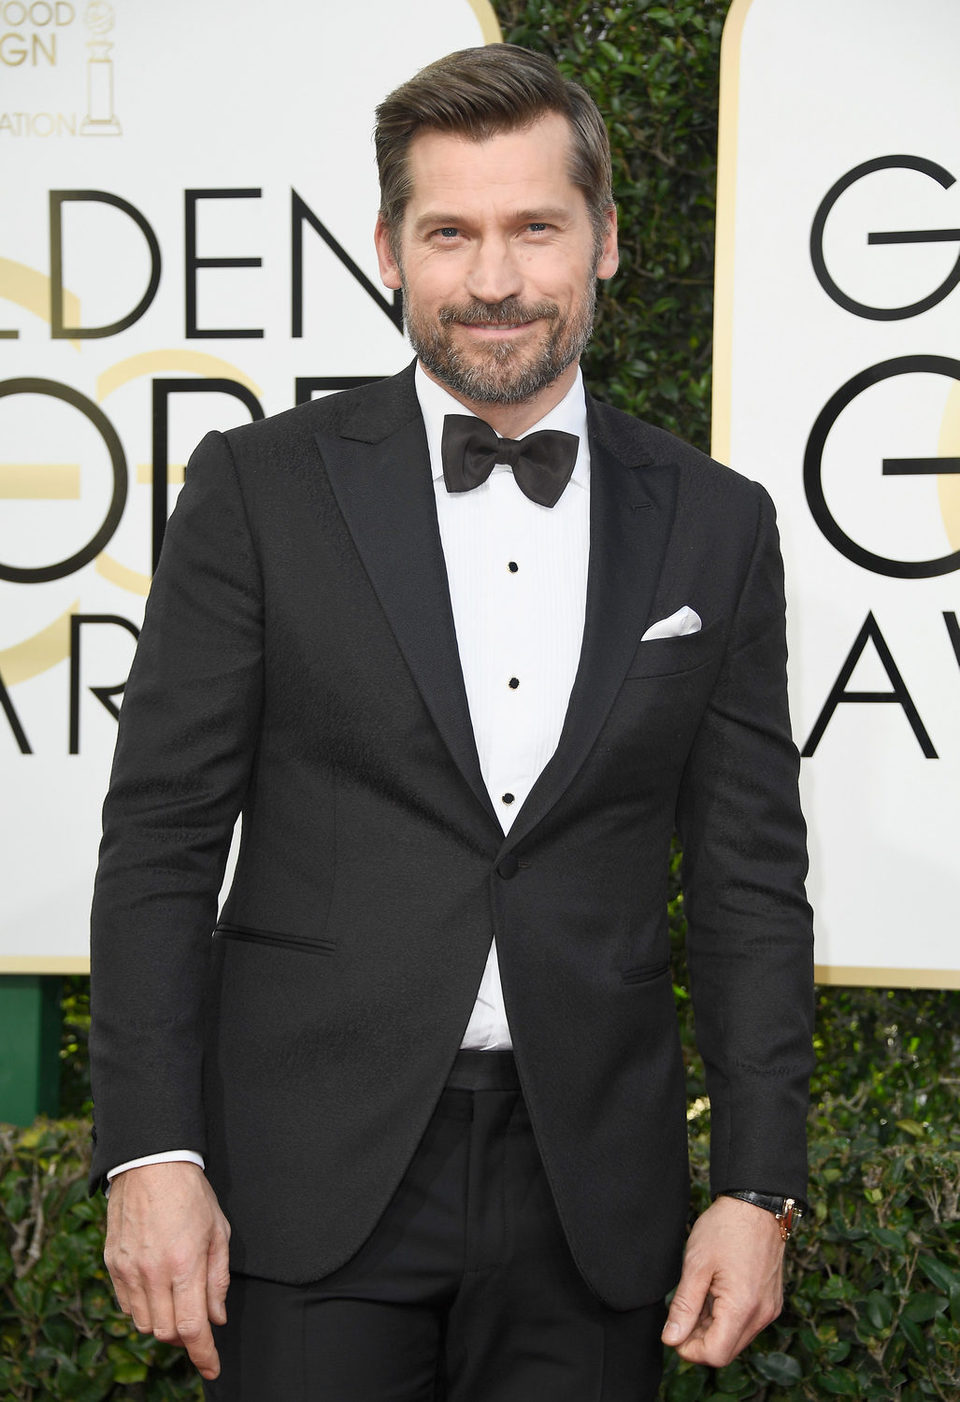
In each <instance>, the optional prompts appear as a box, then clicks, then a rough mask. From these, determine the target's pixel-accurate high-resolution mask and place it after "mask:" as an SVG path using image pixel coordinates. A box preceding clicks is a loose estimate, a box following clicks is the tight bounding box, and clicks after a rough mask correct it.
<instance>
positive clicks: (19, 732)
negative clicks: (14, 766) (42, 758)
mask: <svg viewBox="0 0 960 1402" xmlns="http://www.w3.org/2000/svg"><path fill="white" fill-rule="evenodd" d="M0 710H2V711H3V714H4V715H5V716H6V718H7V723H8V724H9V726H10V729H11V730H12V731H13V738H14V740H16V742H17V746H18V748H19V750H20V753H21V754H22V755H32V754H33V750H32V749H31V748H30V742H29V740H28V739H27V734H26V731H25V730H24V728H23V726H22V725H21V724H20V717H19V716H18V715H17V713H16V710H15V709H14V705H13V702H12V701H11V700H10V693H9V691H8V690H7V688H6V687H5V686H4V683H3V677H0Z"/></svg>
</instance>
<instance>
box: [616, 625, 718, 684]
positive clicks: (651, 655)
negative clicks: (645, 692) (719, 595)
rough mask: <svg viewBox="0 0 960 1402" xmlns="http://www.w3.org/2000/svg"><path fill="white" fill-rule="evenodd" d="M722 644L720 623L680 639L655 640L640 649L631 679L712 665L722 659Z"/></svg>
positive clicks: (630, 674) (631, 665)
mask: <svg viewBox="0 0 960 1402" xmlns="http://www.w3.org/2000/svg"><path fill="white" fill-rule="evenodd" d="M721 643H722V632H721V624H720V621H719V620H717V621H716V622H714V623H710V624H708V626H707V627H706V628H701V630H700V632H699V633H686V634H684V636H683V637H679V638H651V639H650V640H649V642H645V643H641V644H640V646H639V647H638V648H637V653H636V656H635V657H634V659H633V661H632V663H631V664H630V667H629V670H628V671H627V680H628V681H630V680H642V679H643V678H645V677H663V676H669V675H671V674H676V673H680V672H693V671H696V669H697V668H698V667H706V666H709V665H710V663H712V662H715V661H716V660H717V659H718V657H719V653H720V648H721Z"/></svg>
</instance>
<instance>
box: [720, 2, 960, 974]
mask: <svg viewBox="0 0 960 1402" xmlns="http://www.w3.org/2000/svg"><path fill="white" fill-rule="evenodd" d="M958 54H960V5H958V4H957V3H956V0H910V3H909V4H903V3H902V2H901V0H734V4H733V6H732V7H731V10H730V13H729V15H728V19H727V27H726V30H725V33H724V47H723V68H722V81H721V146H720V178H719V187H718V235H717V253H718V265H717V312H716V327H715V331H716V348H715V355H716V364H715V373H716V383H715V403H714V452H715V454H716V456H718V457H720V458H721V459H723V460H724V461H727V462H730V463H731V464H732V465H733V466H734V467H736V468H737V469H738V470H739V471H741V472H744V473H746V475H747V476H749V477H753V478H755V479H757V480H759V481H761V482H763V483H764V485H765V486H766V487H767V488H768V489H769V490H770V492H771V493H772V495H773V497H774V499H775V501H776V503H777V506H778V511H779V516H780V525H781V531H782V534H783V539H784V553H785V558H786V565H787V571H788V630H789V643H790V685H791V704H792V712H793V720H794V731H795V734H796V737H797V740H798V743H799V744H800V745H801V746H802V747H803V749H804V751H805V757H804V759H803V769H802V786H803V796H804V807H805V810H806V813H807V818H808V822H809V825H810V830H811V862H812V866H811V880H810V894H811V899H812V900H813V903H814V906H815V909H816V911H817V931H818V934H817V960H818V965H819V975H820V977H821V979H823V980H826V981H834V982H852V983H860V982H862V983H876V984H880V985H887V984H889V985H898V984H899V985H909V984H916V985H920V986H954V987H957V986H960V859H958V845H960V844H958V833H960V626H958V622H957V620H958V617H960V573H958V570H960V288H957V287H956V286H955V284H956V282H957V281H958V280H960V183H958V179H957V178H958V176H960V84H958V82H957V71H956V60H957V55H958ZM937 459H939V461H937Z"/></svg>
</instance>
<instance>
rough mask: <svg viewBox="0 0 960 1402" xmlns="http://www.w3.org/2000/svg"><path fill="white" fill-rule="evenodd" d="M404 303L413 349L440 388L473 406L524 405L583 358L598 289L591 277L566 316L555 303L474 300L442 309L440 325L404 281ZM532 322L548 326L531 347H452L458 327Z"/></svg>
mask: <svg viewBox="0 0 960 1402" xmlns="http://www.w3.org/2000/svg"><path fill="white" fill-rule="evenodd" d="M403 299H404V302H403V305H404V322H405V325H406V328H407V335H408V336H409V337H410V344H411V345H412V346H413V349H414V350H415V351H416V353H417V355H418V357H419V358H420V360H421V361H422V363H423V365H424V366H425V367H426V369H427V370H429V371H430V373H431V374H432V375H434V376H435V377H436V378H437V379H438V380H439V381H440V382H441V383H442V384H444V385H446V386H447V388H448V389H451V390H453V392H454V394H458V395H461V396H462V397H463V398H464V399H467V400H470V401H472V402H473V403H475V404H523V403H526V402H527V401H528V400H530V399H533V398H534V397H535V395H537V394H539V393H540V391H541V390H543V389H546V387H547V386H548V385H551V384H553V382H554V380H556V379H557V378H558V376H559V375H561V374H562V373H563V371H564V370H566V368H567V366H568V365H572V364H573V362H574V361H575V360H577V359H578V358H579V357H580V356H581V355H582V354H583V351H584V349H585V348H586V346H587V343H588V341H589V340H590V336H591V333H592V332H593V318H594V311H595V308H596V300H597V289H596V284H595V282H594V281H593V279H592V278H591V279H590V281H589V283H588V285H587V287H586V289H585V291H584V293H583V296H582V297H581V298H580V300H579V302H578V303H577V304H576V306H574V307H573V308H572V310H571V311H570V312H569V313H568V314H567V315H566V316H563V315H562V314H561V311H560V308H559V307H558V306H557V304H556V303H555V302H547V301H545V302H530V303H528V302H523V301H521V299H520V298H519V297H508V298H506V300H505V301H503V302H496V303H488V302H478V301H474V300H471V301H469V302H465V303H463V304H462V305H460V306H446V307H441V308H440V310H439V312H438V313H437V317H436V321H428V320H427V318H426V317H424V316H421V315H420V314H419V312H418V311H417V309H416V305H415V303H414V301H413V299H412V298H411V297H410V294H409V291H408V289H407V284H406V281H405V280H404V281H403ZM529 321H542V322H544V323H545V330H544V331H542V332H541V334H540V336H539V338H538V340H537V342H536V344H535V345H533V346H530V345H527V346H520V345H518V344H516V343H515V342H513V341H511V340H503V341H491V342H490V343H489V344H487V345H480V344H478V345H475V346H472V347H467V348H463V347H460V346H457V345H456V344H455V342H454V331H453V328H454V326H455V325H456V323H458V322H459V323H461V324H463V325H467V326H505V325H516V324H517V323H518V322H529Z"/></svg>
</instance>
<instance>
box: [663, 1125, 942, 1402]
mask: <svg viewBox="0 0 960 1402" xmlns="http://www.w3.org/2000/svg"><path fill="white" fill-rule="evenodd" d="M918 1128H919V1127H918ZM693 1163H694V1170H695V1175H696V1180H697V1182H696V1194H697V1197H698V1199H699V1205H700V1206H701V1207H704V1206H706V1203H707V1201H708V1198H709V1192H708V1188H707V1176H706V1175H707V1154H706V1146H705V1143H704V1141H703V1140H699V1141H698V1143H697V1145H696V1147H695V1152H694V1155H693ZM810 1169H811V1173H810V1181H811V1199H812V1201H813V1204H814V1210H813V1211H812V1213H811V1217H810V1219H808V1220H807V1221H805V1222H803V1223H802V1224H801V1226H800V1229H799V1231H798V1233H797V1235H796V1236H795V1238H794V1239H793V1241H791V1243H790V1245H789V1246H788V1248H787V1276H786V1307H785V1309H784V1312H783V1314H782V1315H781V1316H780V1318H779V1319H778V1320H777V1321H776V1323H775V1324H773V1325H771V1326H770V1328H769V1329H767V1330H765V1331H764V1333H763V1334H762V1335H761V1336H760V1337H759V1338H758V1339H757V1341H756V1343H755V1344H754V1345H753V1346H752V1347H751V1348H749V1349H747V1350H746V1352H744V1353H743V1354H742V1355H741V1356H740V1358H738V1359H736V1360H735V1361H734V1362H733V1363H731V1364H730V1366H729V1367H727V1368H721V1369H717V1370H716V1371H714V1370H712V1369H708V1368H699V1367H691V1366H689V1365H688V1364H685V1363H682V1362H680V1360H679V1359H678V1358H677V1357H676V1355H675V1354H672V1353H670V1354H669V1355H668V1360H667V1369H666V1377H665V1381H664V1388H663V1393H662V1395H663V1397H664V1399H665V1402H730V1399H732V1398H740V1399H743V1402H762V1400H763V1402H808V1399H814V1400H815V1399H820V1398H830V1397H852V1398H856V1399H858V1402H891V1399H894V1398H896V1399H900V1402H922V1400H923V1399H928V1398H941V1399H942V1402H955V1399H956V1398H957V1397H958V1396H960V1141H958V1140H957V1139H956V1138H954V1142H953V1143H952V1144H949V1143H946V1142H944V1141H943V1140H942V1137H941V1136H938V1135H935V1134H932V1133H930V1132H923V1131H921V1132H920V1134H919V1135H918V1134H916V1132H915V1130H914V1128H913V1127H911V1126H907V1127H906V1128H905V1129H901V1130H900V1131H899V1141H898V1142H897V1143H892V1144H888V1145H887V1146H886V1147H880V1146H878V1144H877V1140H876V1139H875V1138H874V1137H873V1136H872V1135H863V1136H859V1137H857V1138H854V1139H850V1138H847V1137H843V1138H833V1139H824V1140H820V1141H816V1142H814V1144H813V1146H812V1151H811V1164H810Z"/></svg>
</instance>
